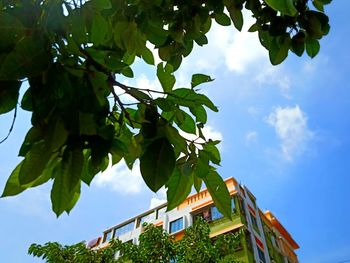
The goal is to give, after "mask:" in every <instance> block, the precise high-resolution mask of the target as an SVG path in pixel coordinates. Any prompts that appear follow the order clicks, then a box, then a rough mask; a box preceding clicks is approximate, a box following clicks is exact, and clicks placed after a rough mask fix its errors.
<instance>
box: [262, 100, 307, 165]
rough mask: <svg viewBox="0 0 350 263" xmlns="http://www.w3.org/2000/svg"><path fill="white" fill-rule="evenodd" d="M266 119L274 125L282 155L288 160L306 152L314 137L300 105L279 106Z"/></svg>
mask: <svg viewBox="0 0 350 263" xmlns="http://www.w3.org/2000/svg"><path fill="white" fill-rule="evenodd" d="M265 121H266V122H267V123H268V124H269V125H271V126H272V127H274V129H275V132H276V135H277V136H278V138H279V139H280V141H281V143H280V147H281V151H282V156H283V157H284V159H286V160H288V161H292V160H293V159H294V157H296V156H297V155H300V154H302V153H303V152H305V150H307V146H308V142H309V141H310V140H312V139H313V137H314V133H313V132H312V131H311V130H309V128H308V125H307V117H306V115H305V113H304V112H303V111H302V110H301V109H300V107H299V106H298V105H296V106H295V107H285V108H282V107H277V108H276V109H275V110H274V111H273V112H272V113H271V114H270V115H269V116H268V117H267V118H266V119H265Z"/></svg>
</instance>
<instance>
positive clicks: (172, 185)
mask: <svg viewBox="0 0 350 263" xmlns="http://www.w3.org/2000/svg"><path fill="white" fill-rule="evenodd" d="M186 164H187V163H185V164H184V165H186ZM187 165H188V164H187ZM192 184H193V177H192V175H191V174H190V175H186V174H184V173H182V172H180V170H179V168H175V170H174V173H173V174H172V176H171V177H170V179H169V181H168V182H167V184H166V186H167V200H168V206H167V211H170V210H172V209H174V208H175V207H177V206H178V205H179V204H181V203H182V202H183V201H184V200H185V199H186V197H187V196H188V195H189V194H190V193H191V188H192Z"/></svg>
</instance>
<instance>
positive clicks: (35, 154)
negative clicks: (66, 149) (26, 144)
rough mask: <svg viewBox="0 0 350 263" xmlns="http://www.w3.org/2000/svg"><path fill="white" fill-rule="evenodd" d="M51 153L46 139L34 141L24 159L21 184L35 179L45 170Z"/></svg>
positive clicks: (20, 178) (20, 175)
mask: <svg viewBox="0 0 350 263" xmlns="http://www.w3.org/2000/svg"><path fill="white" fill-rule="evenodd" d="M51 154H52V153H51V152H48V149H47V147H46V145H45V143H44V141H40V142H37V143H34V144H33V145H32V147H31V149H30V150H29V152H28V153H27V154H26V156H25V159H24V160H23V164H22V167H21V170H20V172H19V176H18V178H19V182H20V184H21V185H26V184H29V183H31V182H33V181H35V180H36V179H37V178H38V177H39V176H40V175H41V173H42V172H43V171H44V168H45V166H46V164H47V163H48V161H49V160H50V157H51Z"/></svg>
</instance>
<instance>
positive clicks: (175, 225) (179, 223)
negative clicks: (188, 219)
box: [169, 217, 184, 234]
mask: <svg viewBox="0 0 350 263" xmlns="http://www.w3.org/2000/svg"><path fill="white" fill-rule="evenodd" d="M183 228H184V220H183V218H182V217H180V218H179V219H176V220H174V221H172V222H170V226H169V233H170V234H171V233H174V232H177V231H180V230H182V229H183Z"/></svg>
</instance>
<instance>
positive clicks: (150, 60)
mask: <svg viewBox="0 0 350 263" xmlns="http://www.w3.org/2000/svg"><path fill="white" fill-rule="evenodd" d="M141 56H142V59H143V60H144V61H145V62H146V63H147V64H150V65H154V56H153V53H152V51H151V50H149V49H148V48H147V47H144V48H142V49H141Z"/></svg>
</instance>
